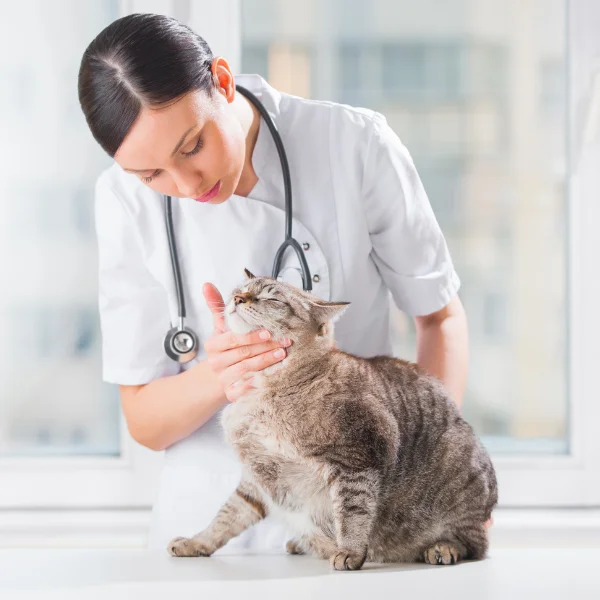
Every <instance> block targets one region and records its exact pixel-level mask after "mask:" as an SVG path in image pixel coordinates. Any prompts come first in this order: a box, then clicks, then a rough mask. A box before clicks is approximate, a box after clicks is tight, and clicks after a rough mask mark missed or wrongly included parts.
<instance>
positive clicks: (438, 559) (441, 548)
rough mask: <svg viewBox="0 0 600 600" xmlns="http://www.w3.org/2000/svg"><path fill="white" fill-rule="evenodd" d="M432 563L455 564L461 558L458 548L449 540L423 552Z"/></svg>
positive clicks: (429, 562) (425, 557) (424, 556)
mask: <svg viewBox="0 0 600 600" xmlns="http://www.w3.org/2000/svg"><path fill="white" fill-rule="evenodd" d="M423 558H424V559H425V562H426V563H428V564H430V565H455V564H456V563H457V562H458V561H459V560H460V553H459V551H458V549H457V548H456V547H455V546H453V545H452V544H451V543H449V542H438V543H437V544H435V545H433V546H431V548H428V549H427V550H425V552H424V553H423Z"/></svg>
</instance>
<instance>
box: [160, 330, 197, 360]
mask: <svg viewBox="0 0 600 600" xmlns="http://www.w3.org/2000/svg"><path fill="white" fill-rule="evenodd" d="M165 352H166V353H167V355H168V356H169V358H172V359H173V360H175V361H177V362H178V363H182V364H185V363H188V362H190V361H191V360H193V359H194V358H196V355H197V354H198V338H197V336H196V334H195V333H194V332H193V331H192V330H191V329H188V328H187V327H183V328H181V327H172V328H171V329H169V331H168V332H167V335H166V336H165Z"/></svg>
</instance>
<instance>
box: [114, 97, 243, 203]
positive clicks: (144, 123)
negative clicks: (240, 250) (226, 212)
mask: <svg viewBox="0 0 600 600" xmlns="http://www.w3.org/2000/svg"><path fill="white" fill-rule="evenodd" d="M233 97H234V92H233V91H232V89H231V88H229V87H227V86H226V87H225V89H223V88H220V89H219V90H214V92H213V95H212V97H211V96H209V95H208V94H207V93H206V92H204V91H195V92H190V93H189V94H186V95H185V96H182V97H181V98H180V99H179V100H178V101H176V102H174V103H173V104H171V105H169V106H167V107H165V108H160V109H152V108H144V109H142V111H141V113H140V115H139V117H138V118H137V120H136V121H135V123H134V124H133V126H132V128H131V130H130V131H129V133H128V134H127V136H126V137H125V140H124V141H123V143H122V144H121V146H120V147H119V149H118V151H117V153H116V154H115V157H114V158H115V161H116V162H117V163H118V164H119V165H120V166H121V167H122V168H123V169H124V170H125V171H127V172H129V173H134V174H135V175H136V176H137V177H139V179H140V180H141V181H143V182H144V183H145V184H146V185H147V186H148V187H150V188H152V189H153V190H156V191H157V192H160V193H161V194H166V195H169V196H174V197H178V198H194V199H197V200H199V201H205V202H210V203H211V204H220V203H221V202H224V201H225V200H227V198H229V197H230V196H231V195H232V194H233V193H234V191H235V189H236V187H237V185H238V182H239V179H240V175H241V173H242V169H243V166H244V159H245V150H246V141H245V134H244V131H243V129H242V126H241V123H240V120H239V119H238V118H237V117H236V115H235V113H234V111H233V109H232V102H233Z"/></svg>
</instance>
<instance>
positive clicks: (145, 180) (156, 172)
mask: <svg viewBox="0 0 600 600" xmlns="http://www.w3.org/2000/svg"><path fill="white" fill-rule="evenodd" d="M158 174H159V171H158V169H157V170H156V171H154V173H152V175H150V176H148V177H142V181H143V182H144V183H150V182H151V181H152V180H153V179H154V178H155V177H156V176H157V175H158Z"/></svg>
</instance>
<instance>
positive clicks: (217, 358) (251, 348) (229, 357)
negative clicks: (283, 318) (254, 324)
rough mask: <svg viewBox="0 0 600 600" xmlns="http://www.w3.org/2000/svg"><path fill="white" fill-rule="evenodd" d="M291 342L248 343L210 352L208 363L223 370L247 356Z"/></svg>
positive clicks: (284, 345)
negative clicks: (222, 350)
mask: <svg viewBox="0 0 600 600" xmlns="http://www.w3.org/2000/svg"><path fill="white" fill-rule="evenodd" d="M290 344H291V342H289V341H288V342H287V343H284V342H283V341H281V342H278V341H275V340H273V341H271V342H263V343H262V344H249V345H244V346H239V347H238V348H232V349H231V350H225V351H224V352H217V353H214V354H213V353H211V356H210V365H211V367H212V368H213V369H214V370H215V371H224V370H225V369H227V368H229V367H231V366H233V365H235V364H237V363H240V362H242V361H244V360H247V359H248V358H253V357H254V356H259V355H260V354H264V353H265V352H269V350H277V349H278V348H282V347H287V346H289V345H290Z"/></svg>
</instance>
